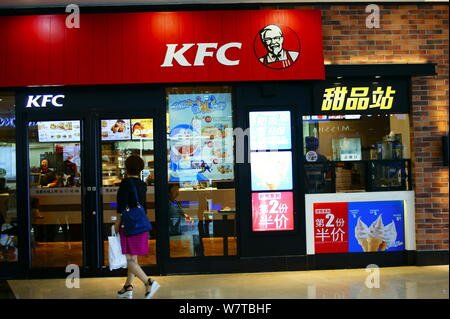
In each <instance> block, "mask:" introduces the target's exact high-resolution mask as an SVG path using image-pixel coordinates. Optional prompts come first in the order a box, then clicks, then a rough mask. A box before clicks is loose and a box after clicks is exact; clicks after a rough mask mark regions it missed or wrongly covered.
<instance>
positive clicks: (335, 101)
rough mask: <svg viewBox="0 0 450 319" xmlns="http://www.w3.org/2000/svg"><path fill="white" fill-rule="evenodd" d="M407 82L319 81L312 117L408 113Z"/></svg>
mask: <svg viewBox="0 0 450 319" xmlns="http://www.w3.org/2000/svg"><path fill="white" fill-rule="evenodd" d="M407 89H408V87H407V82H406V81H402V80H389V81H378V80H377V81H367V80H365V81H356V80H352V81H350V80H347V81H339V82H333V81H323V82H320V83H319V84H317V85H316V86H315V88H314V99H315V101H314V112H315V113H316V114H323V113H326V114H333V113H338V114H351V113H353V114H354V113H357V114H359V113H366V114H370V113H408V112H409V102H408V99H407V97H408V93H407V92H408V91H407Z"/></svg>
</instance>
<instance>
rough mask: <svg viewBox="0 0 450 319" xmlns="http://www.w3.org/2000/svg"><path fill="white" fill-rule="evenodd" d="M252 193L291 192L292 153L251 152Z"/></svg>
mask: <svg viewBox="0 0 450 319" xmlns="http://www.w3.org/2000/svg"><path fill="white" fill-rule="evenodd" d="M250 160H251V178H252V191H266V190H291V189H292V152H290V151H289V152H252V153H251V155H250Z"/></svg>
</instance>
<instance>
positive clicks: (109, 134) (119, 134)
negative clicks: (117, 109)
mask: <svg viewBox="0 0 450 319" xmlns="http://www.w3.org/2000/svg"><path fill="white" fill-rule="evenodd" d="M101 129H102V141H126V140H130V139H131V129H130V120H129V119H125V120H123V119H114V120H101Z"/></svg>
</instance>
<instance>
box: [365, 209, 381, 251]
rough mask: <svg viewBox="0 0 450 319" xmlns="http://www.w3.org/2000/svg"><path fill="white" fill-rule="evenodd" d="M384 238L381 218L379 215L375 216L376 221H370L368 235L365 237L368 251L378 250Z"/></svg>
mask: <svg viewBox="0 0 450 319" xmlns="http://www.w3.org/2000/svg"><path fill="white" fill-rule="evenodd" d="M383 239H384V225H383V220H382V219H381V215H380V216H379V217H378V218H377V220H376V221H374V222H373V223H372V225H370V227H369V236H368V237H367V241H368V245H369V247H368V248H369V250H368V251H371V252H373V251H378V249H379V247H380V245H381V243H382V242H383Z"/></svg>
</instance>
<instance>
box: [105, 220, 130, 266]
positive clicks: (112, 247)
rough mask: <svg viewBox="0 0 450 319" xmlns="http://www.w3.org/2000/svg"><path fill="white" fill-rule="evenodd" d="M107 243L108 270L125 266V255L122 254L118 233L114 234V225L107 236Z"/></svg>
mask: <svg viewBox="0 0 450 319" xmlns="http://www.w3.org/2000/svg"><path fill="white" fill-rule="evenodd" d="M108 243H109V247H108V257H109V270H114V269H119V268H127V257H125V255H124V254H122V247H121V246H120V235H119V234H116V231H115V229H114V225H113V226H112V230H111V236H109V237H108Z"/></svg>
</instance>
